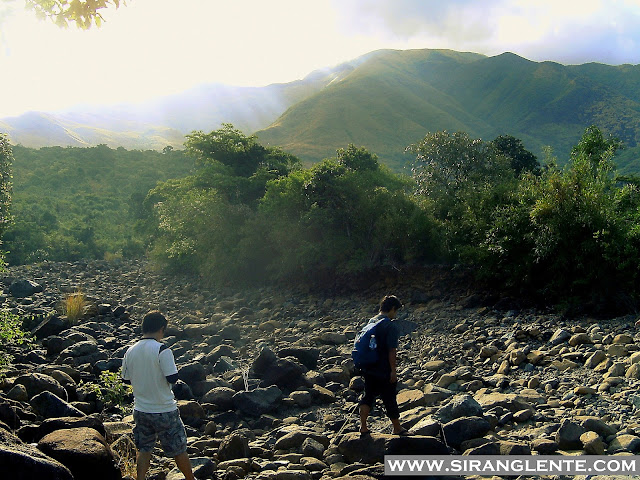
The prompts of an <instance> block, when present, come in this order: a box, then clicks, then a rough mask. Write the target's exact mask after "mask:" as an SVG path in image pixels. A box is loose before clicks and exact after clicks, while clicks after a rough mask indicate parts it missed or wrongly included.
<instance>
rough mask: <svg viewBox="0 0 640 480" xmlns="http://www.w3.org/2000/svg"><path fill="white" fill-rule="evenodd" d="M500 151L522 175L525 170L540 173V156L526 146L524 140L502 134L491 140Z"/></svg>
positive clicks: (517, 173)
mask: <svg viewBox="0 0 640 480" xmlns="http://www.w3.org/2000/svg"><path fill="white" fill-rule="evenodd" d="M491 145H493V146H494V147H495V148H496V149H497V150H498V152H500V153H502V154H503V155H506V156H507V157H508V158H509V161H510V164H511V168H512V169H513V170H514V171H515V172H516V175H520V174H521V173H523V172H532V173H535V174H539V173H540V164H539V163H538V158H537V157H536V156H535V155H534V154H533V153H531V152H530V151H529V150H527V149H525V148H524V145H523V144H522V140H520V139H519V138H515V137H513V136H511V135H500V136H499V137H497V138H496V139H494V140H493V141H492V142H491Z"/></svg>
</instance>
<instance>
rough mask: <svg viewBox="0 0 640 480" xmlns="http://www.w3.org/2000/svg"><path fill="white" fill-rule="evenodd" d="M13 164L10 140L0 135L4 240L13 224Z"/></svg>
mask: <svg viewBox="0 0 640 480" xmlns="http://www.w3.org/2000/svg"><path fill="white" fill-rule="evenodd" d="M12 164H13V151H12V149H11V144H10V143H9V138H8V137H7V136H6V135H4V134H2V133H0V239H2V238H3V236H4V234H5V232H6V231H7V228H8V227H9V225H10V224H11V219H12V218H11V214H10V212H9V208H10V206H11V194H12V183H11V178H12V176H11V166H12ZM2 266H4V254H0V267H2Z"/></svg>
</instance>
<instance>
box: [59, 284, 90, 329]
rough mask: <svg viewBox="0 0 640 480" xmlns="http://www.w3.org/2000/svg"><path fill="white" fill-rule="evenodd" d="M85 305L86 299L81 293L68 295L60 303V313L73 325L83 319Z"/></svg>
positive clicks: (86, 303)
mask: <svg viewBox="0 0 640 480" xmlns="http://www.w3.org/2000/svg"><path fill="white" fill-rule="evenodd" d="M87 305H88V302H87V297H86V296H85V294H84V293H82V292H81V291H77V292H74V293H70V294H69V295H67V296H66V297H65V298H64V300H63V301H62V313H63V314H64V315H66V316H67V318H68V319H69V321H70V322H71V323H72V324H75V323H77V322H78V320H80V319H81V318H82V317H84V313H85V309H86V307H87Z"/></svg>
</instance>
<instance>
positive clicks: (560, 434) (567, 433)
mask: <svg viewBox="0 0 640 480" xmlns="http://www.w3.org/2000/svg"><path fill="white" fill-rule="evenodd" d="M583 433H585V429H584V427H583V426H582V425H579V424H577V423H574V422H572V421H571V420H568V419H564V420H563V421H562V423H561V424H560V428H559V429H558V431H557V432H556V434H555V440H556V443H557V444H558V447H559V448H560V449H561V450H581V449H582V441H581V440H580V436H581V435H582V434H583Z"/></svg>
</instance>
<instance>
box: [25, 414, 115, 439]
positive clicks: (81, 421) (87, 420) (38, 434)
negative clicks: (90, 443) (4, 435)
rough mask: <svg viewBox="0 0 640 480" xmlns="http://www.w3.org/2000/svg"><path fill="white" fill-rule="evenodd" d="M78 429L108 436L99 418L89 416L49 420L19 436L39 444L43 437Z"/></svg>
mask: <svg viewBox="0 0 640 480" xmlns="http://www.w3.org/2000/svg"><path fill="white" fill-rule="evenodd" d="M78 427H88V428H93V429H94V430H96V431H97V432H98V433H99V434H100V435H102V436H104V435H105V434H106V431H105V427H104V424H103V423H102V421H101V420H100V419H99V418H98V417H94V416H89V417H58V418H48V419H46V420H45V421H44V422H42V423H41V424H40V425H39V426H38V427H37V428H36V429H29V430H25V433H24V434H23V433H19V435H20V438H21V439H22V440H24V441H26V442H29V443H37V442H38V441H40V439H41V438H42V437H44V436H46V435H49V434H50V433H52V432H55V431H57V430H68V429H70V428H78ZM27 435H28V436H27Z"/></svg>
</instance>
